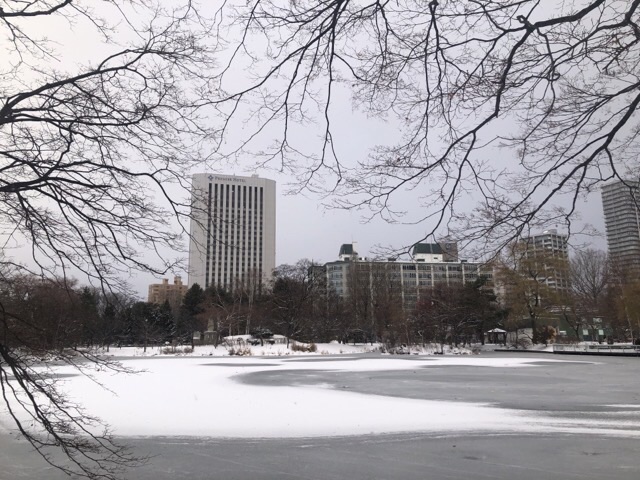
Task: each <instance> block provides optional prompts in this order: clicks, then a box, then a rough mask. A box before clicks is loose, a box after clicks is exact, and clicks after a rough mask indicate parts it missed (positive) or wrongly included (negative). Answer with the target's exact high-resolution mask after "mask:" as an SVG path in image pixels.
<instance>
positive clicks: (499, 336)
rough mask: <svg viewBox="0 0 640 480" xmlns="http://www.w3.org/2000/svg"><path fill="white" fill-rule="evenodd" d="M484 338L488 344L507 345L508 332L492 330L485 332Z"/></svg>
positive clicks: (498, 329) (497, 329)
mask: <svg viewBox="0 0 640 480" xmlns="http://www.w3.org/2000/svg"><path fill="white" fill-rule="evenodd" d="M484 336H485V342H486V343H497V344H502V345H506V344H507V331H506V330H502V329H501V328H492V329H491V330H489V331H487V332H485V334H484Z"/></svg>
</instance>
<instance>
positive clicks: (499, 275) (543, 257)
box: [495, 241, 566, 343]
mask: <svg viewBox="0 0 640 480" xmlns="http://www.w3.org/2000/svg"><path fill="white" fill-rule="evenodd" d="M565 265H566V259H564V258H557V257H554V256H553V253H552V252H549V251H546V250H542V251H540V250H538V251H533V252H532V251H531V250H530V249H529V248H528V244H527V243H526V242H523V241H521V242H515V243H512V244H511V245H509V248H507V249H505V251H504V252H503V254H502V255H501V258H500V259H499V261H497V262H496V278H495V281H496V284H497V285H499V286H500V288H501V289H502V292H503V294H502V299H501V301H502V303H503V304H504V306H505V307H506V308H507V309H508V311H509V319H508V323H510V324H511V327H513V329H514V330H515V331H516V334H517V333H518V331H519V330H522V329H524V328H531V337H530V339H529V340H530V341H531V342H532V343H538V342H539V341H540V340H543V341H545V343H546V332H548V331H549V329H548V328H547V325H543V324H544V323H545V322H547V323H548V322H549V321H551V320H553V319H554V317H555V313H554V311H555V310H556V306H557V305H558V302H559V298H560V293H561V289H558V288H556V287H554V286H553V285H554V284H555V282H553V280H554V279H555V273H556V272H557V271H558V270H562V269H563V268H564V266H565ZM550 273H551V276H550ZM549 280H552V284H551V285H550V282H549ZM553 323H557V322H556V321H554V322H553Z"/></svg>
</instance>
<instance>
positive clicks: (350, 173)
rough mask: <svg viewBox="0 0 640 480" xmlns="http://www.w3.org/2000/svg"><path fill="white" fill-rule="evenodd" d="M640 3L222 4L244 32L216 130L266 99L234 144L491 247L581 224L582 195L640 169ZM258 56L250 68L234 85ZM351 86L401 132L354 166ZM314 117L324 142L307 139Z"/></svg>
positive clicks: (305, 180)
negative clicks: (345, 150) (577, 220)
mask: <svg viewBox="0 0 640 480" xmlns="http://www.w3.org/2000/svg"><path fill="white" fill-rule="evenodd" d="M639 5H640V0H612V1H609V0H607V1H605V0H570V1H566V2H560V3H553V2H540V1H538V0H507V1H501V2H492V1H469V2H455V1H448V0H442V1H438V0H431V1H419V0H409V1H404V2H387V1H378V0H328V1H324V2H315V1H311V0H301V1H296V2H280V1H278V0H260V1H257V0H253V1H250V2H248V4H247V6H246V7H241V8H235V7H234V8H235V9H234V10H233V11H232V10H230V9H229V10H226V13H227V15H228V17H227V18H229V19H230V21H232V22H233V26H231V27H229V28H230V31H231V32H237V30H238V29H242V31H241V32H237V33H238V35H237V36H236V38H238V39H239V40H238V41H230V42H229V43H230V45H229V51H230V53H229V55H228V59H229V60H228V63H227V64H226V65H225V68H224V69H223V71H222V72H221V73H220V75H219V76H218V77H217V80H218V85H220V87H222V91H223V92H224V94H223V95H222V96H221V97H220V99H219V100H218V102H217V105H218V107H219V110H220V114H221V118H222V119H223V122H224V123H223V124H222V125H221V127H220V132H221V134H222V137H225V136H226V134H227V133H228V132H229V131H230V130H231V129H232V128H233V127H232V125H235V124H236V123H235V122H240V121H242V120H244V119H245V118H247V113H249V114H252V117H251V118H252V121H251V122H249V125H253V126H255V130H254V132H255V135H251V136H247V137H245V138H244V140H245V141H244V142H242V143H239V144H237V147H236V149H235V150H233V151H232V152H231V153H234V154H237V155H244V154H245V153H246V152H251V153H255V154H259V155H260V160H261V161H269V160H277V161H278V162H280V163H281V167H282V168H285V169H289V168H290V169H292V170H302V171H301V172H298V174H299V177H298V178H300V179H301V184H302V186H303V187H307V188H310V189H312V190H322V191H326V189H327V188H328V189H329V190H330V191H332V192H333V193H335V194H337V195H336V197H334V198H335V199H336V200H335V202H334V205H336V206H339V207H345V208H359V207H363V208H369V209H370V212H371V215H372V216H375V215H378V216H382V217H383V218H385V219H387V220H389V221H398V220H401V221H406V222H412V223H414V222H423V223H425V226H426V231H427V233H436V232H438V233H439V232H441V231H442V230H443V229H446V228H448V229H449V230H451V231H452V232H453V233H456V232H457V236H458V237H460V238H466V239H467V240H470V241H471V240H475V241H478V242H480V243H481V244H482V247H483V248H484V249H486V248H487V247H489V248H491V250H492V251H496V250H499V249H500V248H501V247H503V246H505V245H507V244H508V243H509V241H511V240H514V239H517V238H518V237H520V236H522V235H523V234H524V233H526V232H527V231H528V230H529V229H530V228H538V227H539V226H540V225H541V224H548V223H553V224H559V223H565V224H567V226H568V227H569V228H570V229H572V225H571V219H572V218H573V216H574V214H575V210H576V207H577V204H578V201H579V200H580V198H581V197H582V196H583V195H585V194H587V193H589V192H591V191H593V190H594V189H596V188H597V187H598V185H599V184H600V183H601V182H603V181H607V180H609V179H614V178H627V175H629V176H630V177H632V178H636V179H637V176H638V175H637V169H636V166H637V157H638V156H637V153H638V144H637V136H638V131H639V130H638V128H637V127H638V122H639V120H640V116H639V115H638V113H637V109H638V105H639V104H640V95H639V94H638V87H639V86H640V77H639V76H638V69H637V65H638V62H639V61H640V26H639V22H640V10H639V8H638V7H639ZM224 12H225V10H223V13H224ZM222 31H224V32H225V33H224V35H225V37H226V38H233V35H229V31H227V30H222ZM246 65H251V72H252V73H253V77H252V78H251V79H250V81H243V82H236V83H235V85H238V87H237V88H233V87H234V85H233V84H232V83H231V79H232V78H233V76H234V75H236V73H237V71H238V70H239V69H240V68H246ZM347 93H351V97H352V101H353V103H354V105H355V106H356V107H357V108H358V109H360V110H361V111H362V112H364V113H365V114H367V115H369V116H373V117H381V118H383V119H384V120H386V121H388V122H390V123H389V124H388V126H387V130H391V129H394V128H395V129H397V131H398V132H399V133H400V134H399V138H396V139H391V140H390V141H389V142H387V143H383V144H377V145H376V144H373V145H371V147H372V148H371V151H370V155H369V156H368V157H367V158H363V159H360V160H359V161H358V162H357V164H356V165H350V164H349V162H348V161H346V159H345V158H342V157H341V156H340V154H339V152H340V148H341V147H342V146H343V145H344V144H345V143H347V142H349V143H350V142H352V137H351V136H350V135H349V132H346V133H345V132H344V131H343V130H344V129H345V128H348V127H349V125H345V123H344V122H340V117H341V116H343V115H344V111H343V109H341V107H340V105H341V104H344V98H345V94H347ZM309 124H314V125H316V126H317V129H316V131H317V132H319V133H321V140H320V142H318V143H315V142H313V141H310V140H309V139H308V138H307V137H305V138H304V140H298V138H299V135H298V133H299V132H300V130H301V129H302V128H304V129H307V130H308V129H309ZM274 132H275V135H274ZM274 138H275V141H274V143H271V144H269V145H270V147H271V148H265V147H264V145H265V144H267V143H266V140H274ZM341 142H342V143H341ZM309 146H310V147H309ZM498 147H500V148H502V149H501V150H498ZM223 148H224V145H223V144H222V143H221V144H220V149H221V152H222V151H224V153H225V154H227V153H229V150H223ZM634 172H635V173H634ZM327 185H328V187H327ZM298 187H300V185H298ZM410 195H413V197H411V198H412V200H407V197H408V196H410ZM469 197H470V198H471V199H474V200H476V201H478V203H477V208H475V209H468V208H466V207H465V201H466V200H467V199H468V198H469ZM396 198H398V199H400V198H402V201H403V202H405V203H404V204H403V205H406V204H407V202H408V201H413V202H414V203H413V205H415V206H416V208H412V209H410V210H409V211H407V209H406V207H404V206H401V205H400V204H399V203H397V202H396V201H395V199H396ZM573 230H575V227H574V228H573Z"/></svg>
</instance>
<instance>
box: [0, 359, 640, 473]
mask: <svg viewBox="0 0 640 480" xmlns="http://www.w3.org/2000/svg"><path fill="white" fill-rule="evenodd" d="M325 359H326V360H327V361H325ZM639 360H640V359H636V358H613V357H606V358H602V357H598V358H595V357H580V358H573V357H572V358H567V357H559V356H557V355H556V356H554V355H546V354H544V355H540V354H536V355H533V354H530V355H526V354H518V355H513V354H483V355H481V356H474V357H414V356H410V357H409V356H407V357H381V356H375V355H371V356H362V357H358V358H357V359H355V360H354V358H353V356H349V357H345V358H344V360H341V358H340V357H324V358H323V357H289V358H276V359H274V358H273V357H269V358H264V359H260V358H256V357H253V358H229V359H226V358H225V359H224V360H222V359H220V358H216V359H211V360H208V359H204V358H175V359H145V360H137V361H132V362H131V363H135V364H136V365H137V366H138V367H140V368H145V369H146V370H147V373H143V374H139V375H135V376H133V377H130V378H127V377H124V378H123V377H114V378H112V377H109V378H106V377H105V379H104V380H105V382H106V383H108V382H115V383H113V384H111V385H110V386H111V387H112V388H114V389H116V390H117V391H121V392H122V391H126V392H129V393H130V394H129V395H124V394H121V395H120V396H119V397H117V398H113V397H112V396H109V395H106V394H105V393H104V392H102V393H101V394H99V393H100V392H97V393H96V392H94V391H92V390H91V388H89V387H88V386H87V385H85V384H83V383H82V382H81V379H80V378H78V377H69V379H68V382H69V391H70V392H72V393H74V394H79V393H81V394H82V397H83V399H84V400H85V403H86V404H87V406H88V408H89V409H90V411H96V412H97V413H99V414H100V415H102V416H103V417H105V418H107V419H108V420H109V421H110V423H111V424H112V425H113V426H114V429H115V432H116V433H118V434H120V435H126V436H127V438H125V439H124V441H126V442H127V443H129V444H130V445H132V446H133V447H134V448H135V449H136V450H137V451H139V452H140V453H145V454H151V455H158V456H157V457H156V458H154V459H152V461H151V463H150V464H149V465H147V466H145V467H142V468H141V469H138V470H136V471H135V472H132V473H131V474H130V476H129V477H128V478H130V479H131V480H133V479H150V480H151V479H154V480H156V479H157V480H162V479H165V478H166V479H169V478H176V475H178V473H179V474H180V476H182V475H185V476H188V478H190V479H200V478H202V479H205V478H206V479H210V478H221V479H225V480H226V479H235V478H237V479H242V478H264V479H276V478H278V479H281V478H304V479H326V478H335V479H338V478H350V479H351V478H354V479H360V478H361V479H370V478H401V479H404V478H406V479H413V478H416V479H418V478H421V479H425V478H428V479H430V480H431V479H449V478H505V479H507V478H516V477H517V478H518V479H519V480H521V479H532V480H533V479H541V478H542V479H544V478H549V479H562V478H567V479H569V478H582V479H594V480H595V479H600V478H611V479H629V480H631V479H633V480H636V479H637V478H640V466H638V464H639V462H638V461H637V458H638V455H639V454H640V387H638V385H637V371H638V366H640V363H639ZM62 373H64V372H62ZM107 380H108V381H107ZM120 382H123V383H120ZM127 382H130V384H128V383H127ZM134 384H136V385H138V387H137V388H138V389H139V392H138V393H140V391H146V392H148V393H147V395H146V396H145V395H142V399H139V400H136V398H134V395H133V392H132V390H131V389H132V388H133V387H132V385H134ZM118 386H120V387H121V389H118V388H117V387H118ZM143 410H144V411H143ZM185 411H186V413H185ZM116 412H117V413H116ZM145 415H146V416H145ZM141 416H142V417H141ZM136 417H137V418H138V420H135V419H136ZM140 417H141V418H140ZM198 432H199V433H198ZM141 436H143V437H141ZM0 452H1V453H0V465H2V466H3V467H5V466H6V467H5V468H3V473H2V476H0V478H3V479H5V478H6V479H7V480H13V479H18V478H21V479H29V478H33V479H39V478H52V479H56V478H58V477H56V474H55V473H52V472H51V471H50V470H48V469H47V467H46V466H45V465H44V464H42V462H39V461H37V460H36V459H35V457H34V456H33V454H32V453H30V452H29V450H28V448H27V447H26V446H25V445H24V444H23V443H21V442H16V441H14V440H13V438H12V436H8V435H6V434H4V435H0ZM59 478H64V477H63V476H59Z"/></svg>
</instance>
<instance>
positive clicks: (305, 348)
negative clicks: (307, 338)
mask: <svg viewBox="0 0 640 480" xmlns="http://www.w3.org/2000/svg"><path fill="white" fill-rule="evenodd" d="M291 350H292V351H294V352H317V351H318V346H317V345H316V344H315V343H313V342H312V343H292V344H291Z"/></svg>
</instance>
